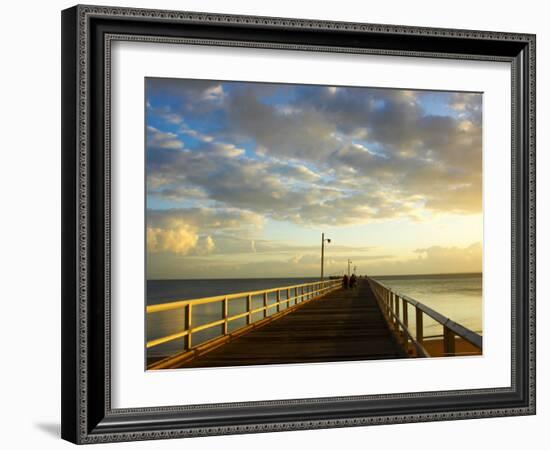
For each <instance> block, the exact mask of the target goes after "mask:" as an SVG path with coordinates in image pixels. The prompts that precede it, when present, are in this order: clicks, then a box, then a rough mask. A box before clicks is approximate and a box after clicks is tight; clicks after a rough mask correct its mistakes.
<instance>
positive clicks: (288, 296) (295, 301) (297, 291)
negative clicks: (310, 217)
mask: <svg viewBox="0 0 550 450" xmlns="http://www.w3.org/2000/svg"><path fill="white" fill-rule="evenodd" d="M341 287H342V280H341V279H340V278H338V279H331V280H327V281H316V282H313V283H304V284H297V285H293V286H285V287H278V288H271V289H264V290H258V291H250V292H240V293H235V294H228V295H218V296H215V297H205V298H198V299H192V300H179V301H172V302H168V303H161V304H158V305H149V306H147V308H146V313H147V317H150V316H151V315H153V314H156V313H160V312H163V311H173V312H174V314H182V315H183V318H184V321H183V322H184V326H183V329H181V330H179V331H177V332H176V333H172V334H169V335H167V336H162V337H159V338H156V339H151V340H148V341H147V343H146V348H148V349H149V348H153V347H157V346H159V345H162V344H165V343H168V342H172V341H176V340H178V339H182V338H183V339H184V344H183V347H182V348H181V352H179V353H178V355H177V357H178V358H179V359H182V360H185V359H188V358H190V357H192V356H193V355H194V354H198V353H200V352H202V351H203V350H211V349H212V348H214V347H216V346H218V345H221V344H223V343H224V342H225V341H227V340H228V338H231V337H236V336H238V335H241V334H243V333H244V332H246V331H248V330H249V329H252V328H257V327H259V326H261V325H262V324H264V323H267V322H271V321H272V320H274V319H277V318H279V317H281V316H283V315H286V314H287V313H289V312H291V311H293V310H294V309H296V308H298V307H299V306H301V305H302V304H304V303H306V302H309V301H311V300H314V299H317V298H320V297H323V296H325V295H326V294H328V293H330V292H332V291H334V290H336V289H339V288H341ZM270 294H271V295H272V296H273V295H274V296H275V297H276V299H275V301H274V302H270V301H269V296H270ZM258 297H260V298H263V304H262V306H260V307H253V303H254V302H253V299H256V298H258ZM237 299H241V300H244V299H246V310H245V311H244V312H239V313H235V314H230V313H229V305H230V302H231V301H235V300H237ZM208 303H219V304H220V307H221V311H222V314H221V318H220V319H217V320H211V321H209V322H207V323H203V324H200V325H195V324H194V320H193V319H194V315H193V310H194V308H196V307H197V306H199V305H205V304H208ZM259 313H261V314H263V318H261V319H260V320H256V321H255V320H254V315H255V314H259ZM238 319H246V324H245V325H243V326H241V327H239V328H237V329H234V330H231V331H230V330H229V328H230V327H229V324H230V323H231V322H233V321H236V320H238ZM214 327H220V328H221V334H220V335H218V336H216V337H214V338H211V339H209V340H207V341H206V342H201V343H200V344H198V345H195V344H194V342H193V335H195V334H196V333H198V332H200V331H204V330H208V329H212V328H214ZM165 359H166V360H168V359H170V357H168V358H165ZM163 361H164V360H161V361H160V362H156V363H153V364H151V365H149V368H152V369H156V368H163ZM167 364H169V362H168V361H167Z"/></svg>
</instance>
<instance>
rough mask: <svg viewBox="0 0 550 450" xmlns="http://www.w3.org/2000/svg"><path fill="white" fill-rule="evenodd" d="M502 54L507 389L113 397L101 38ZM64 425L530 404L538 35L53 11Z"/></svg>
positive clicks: (493, 411)
mask: <svg viewBox="0 0 550 450" xmlns="http://www.w3.org/2000/svg"><path fill="white" fill-rule="evenodd" d="M113 40H142V41H153V42H158V43H159V44H162V43H164V42H187V43H189V42H191V43H195V44H198V45H226V46H244V47H261V48H265V49H266V50H265V51H269V50H268V49H269V48H278V49H294V50H304V51H311V50H313V51H325V52H328V51H330V52H348V53H365V54H384V55H402V56H411V57H437V58H451V59H476V60H494V61H507V62H509V63H510V64H511V67H512V118H511V127H512V173H511V177H512V192H511V193H510V194H511V196H512V211H511V223H512V236H511V238H512V261H511V271H512V286H511V293H512V323H511V330H512V346H511V348H512V355H511V356H512V359H511V360H512V373H511V379H512V383H511V386H509V387H505V388H491V389H476V390H468V391H465V390H456V391H446V392H441V391H439V392H423V393H420V394H407V393H404V394H388V395H365V396H354V397H329V398H316V399H289V400H281V401H274V402H270V401H265V402H250V403H239V404H216V405H209V406H205V405H194V406H174V407H152V408H138V409H112V408H111V401H110V346H109V343H110V326H111V324H110V321H109V313H110V290H109V289H110V279H109V277H110V266H109V264H110V197H109V194H110V191H109V189H110V167H109V163H110V141H109V133H110V122H109V120H110V117H109V111H110V109H109V106H110V105H109V99H110V83H109V81H110V78H109V76H110V42H111V41H113ZM62 84H63V86H62V122H63V125H62V192H63V193H62V234H63V238H62V437H63V438H65V439H67V440H69V441H72V442H75V443H94V442H107V441H128V440H140V439H162V438H172V437H186V436H200V435H213V434H228V433H250V432H265V431H282V430H297V429H310V428H327V427H343V426H357V425H370V424H388V423H400V422H419V421H434V420H449V419H467V418H480V417H494V416H509V415H526V414H534V413H535V36H534V35H530V34H514V33H500V32H485V31H469V30H449V29H434V28H417V27H405V26H393V25H373V24H361V23H344V22H328V21H310V20H298V19H277V18H268V17H251V16H230V15H216V14H203V13H190V12H175V11H155V10H142V9H126V8H112V7H97V6H76V7H73V8H70V9H67V10H65V11H63V13H62Z"/></svg>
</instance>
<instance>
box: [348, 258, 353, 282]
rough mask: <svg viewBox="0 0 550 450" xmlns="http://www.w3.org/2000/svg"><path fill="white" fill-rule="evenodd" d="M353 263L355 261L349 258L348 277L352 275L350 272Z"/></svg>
mask: <svg viewBox="0 0 550 450" xmlns="http://www.w3.org/2000/svg"><path fill="white" fill-rule="evenodd" d="M352 263H353V261H352V260H351V259H348V278H349V276H350V275H351V274H350V267H351V265H352Z"/></svg>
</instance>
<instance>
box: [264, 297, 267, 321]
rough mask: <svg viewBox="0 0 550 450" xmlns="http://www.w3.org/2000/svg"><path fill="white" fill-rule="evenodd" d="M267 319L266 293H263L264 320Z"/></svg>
mask: <svg viewBox="0 0 550 450" xmlns="http://www.w3.org/2000/svg"><path fill="white" fill-rule="evenodd" d="M266 317H267V292H264V318H266Z"/></svg>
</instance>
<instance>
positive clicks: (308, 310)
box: [147, 278, 482, 370]
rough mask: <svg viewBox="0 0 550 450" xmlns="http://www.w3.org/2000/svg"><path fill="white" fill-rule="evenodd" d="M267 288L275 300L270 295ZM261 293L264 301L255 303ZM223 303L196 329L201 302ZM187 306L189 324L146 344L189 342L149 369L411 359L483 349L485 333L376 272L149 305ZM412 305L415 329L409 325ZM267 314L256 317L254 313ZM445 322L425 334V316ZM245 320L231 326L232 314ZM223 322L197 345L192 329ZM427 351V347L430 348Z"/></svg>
mask: <svg viewBox="0 0 550 450" xmlns="http://www.w3.org/2000/svg"><path fill="white" fill-rule="evenodd" d="M269 294H271V295H272V296H273V295H275V294H276V300H275V301H273V302H270V301H269V297H268V296H269ZM257 296H260V297H262V298H263V299H264V301H263V306H262V307H260V308H256V309H253V307H252V299H253V298H254V297H257ZM243 297H245V298H247V305H248V306H247V310H246V311H245V312H244V313H240V314H235V315H233V316H230V315H229V314H228V311H229V307H228V305H229V302H230V301H231V300H233V299H237V298H243ZM214 302H219V303H220V304H221V305H222V311H223V314H222V317H221V318H220V319H219V320H216V321H212V322H210V323H208V324H203V325H201V326H198V327H193V312H192V308H193V306H194V305H196V304H204V303H214ZM170 310H173V311H184V313H185V315H186V317H187V319H186V321H185V322H186V327H185V328H186V329H184V330H182V331H181V332H178V333H176V334H172V335H170V336H165V337H162V338H158V339H155V340H151V341H149V342H148V343H147V347H148V348H150V347H153V346H157V345H162V344H163V343H166V342H170V341H173V340H175V339H181V338H185V348H183V349H182V351H181V352H178V353H176V354H174V355H170V356H168V357H166V358H163V359H160V360H155V361H151V362H149V364H148V369H151V370H158V369H167V368H170V369H173V368H185V367H189V368H190V367H224V366H242V365H261V364H284V363H311V362H329V361H358V360H374V359H396V358H407V357H429V356H453V355H456V354H481V348H482V347H481V336H479V335H478V334H476V333H474V332H472V331H470V330H468V329H466V328H464V327H462V326H461V325H459V324H456V323H455V322H453V321H451V320H450V319H448V318H446V317H444V316H442V315H440V314H439V313H437V312H436V311H433V310H432V309H430V308H428V307H427V306H425V305H423V304H422V303H420V302H417V301H415V300H413V299H410V298H409V297H407V296H405V295H401V294H397V293H395V292H393V291H392V290H391V289H389V288H387V287H386V286H384V285H383V284H381V283H379V282H378V281H375V280H373V279H371V278H368V279H367V278H360V279H358V283H357V286H356V287H355V288H348V289H344V288H342V281H341V280H328V281H323V282H316V283H308V284H304V285H298V286H290V287H283V288H275V289H269V290H266V291H256V292H250V293H240V294H231V295H227V296H220V297H211V298H206V299H197V300H185V301H180V302H171V303H166V304H161V305H155V306H150V307H148V308H147V313H148V314H154V313H157V312H160V311H170ZM409 310H411V315H412V314H414V317H415V324H419V326H416V330H415V331H414V333H413V332H412V331H411V330H412V327H410V325H409ZM258 313H260V314H263V317H262V318H260V319H259V320H256V321H254V320H253V317H254V315H255V314H256V315H257V314H258ZM424 315H428V316H430V317H431V318H432V319H434V320H436V321H437V322H439V323H440V324H441V326H442V331H443V332H442V334H441V336H431V337H430V340H429V341H428V340H427V339H425V338H424V336H423V326H422V324H423V316H424ZM243 317H245V318H246V319H247V320H246V325H244V326H242V327H241V328H238V329H236V330H233V331H231V332H230V331H229V324H230V323H231V322H232V321H233V320H237V319H239V318H241V319H242V318H243ZM212 327H221V329H222V332H221V335H220V336H218V337H216V338H213V339H211V340H209V341H207V342H204V343H201V344H199V345H196V346H194V345H193V343H192V340H191V337H192V335H193V333H197V332H198V331H201V330H204V329H207V328H212ZM427 348H428V349H429V351H428V350H427Z"/></svg>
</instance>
